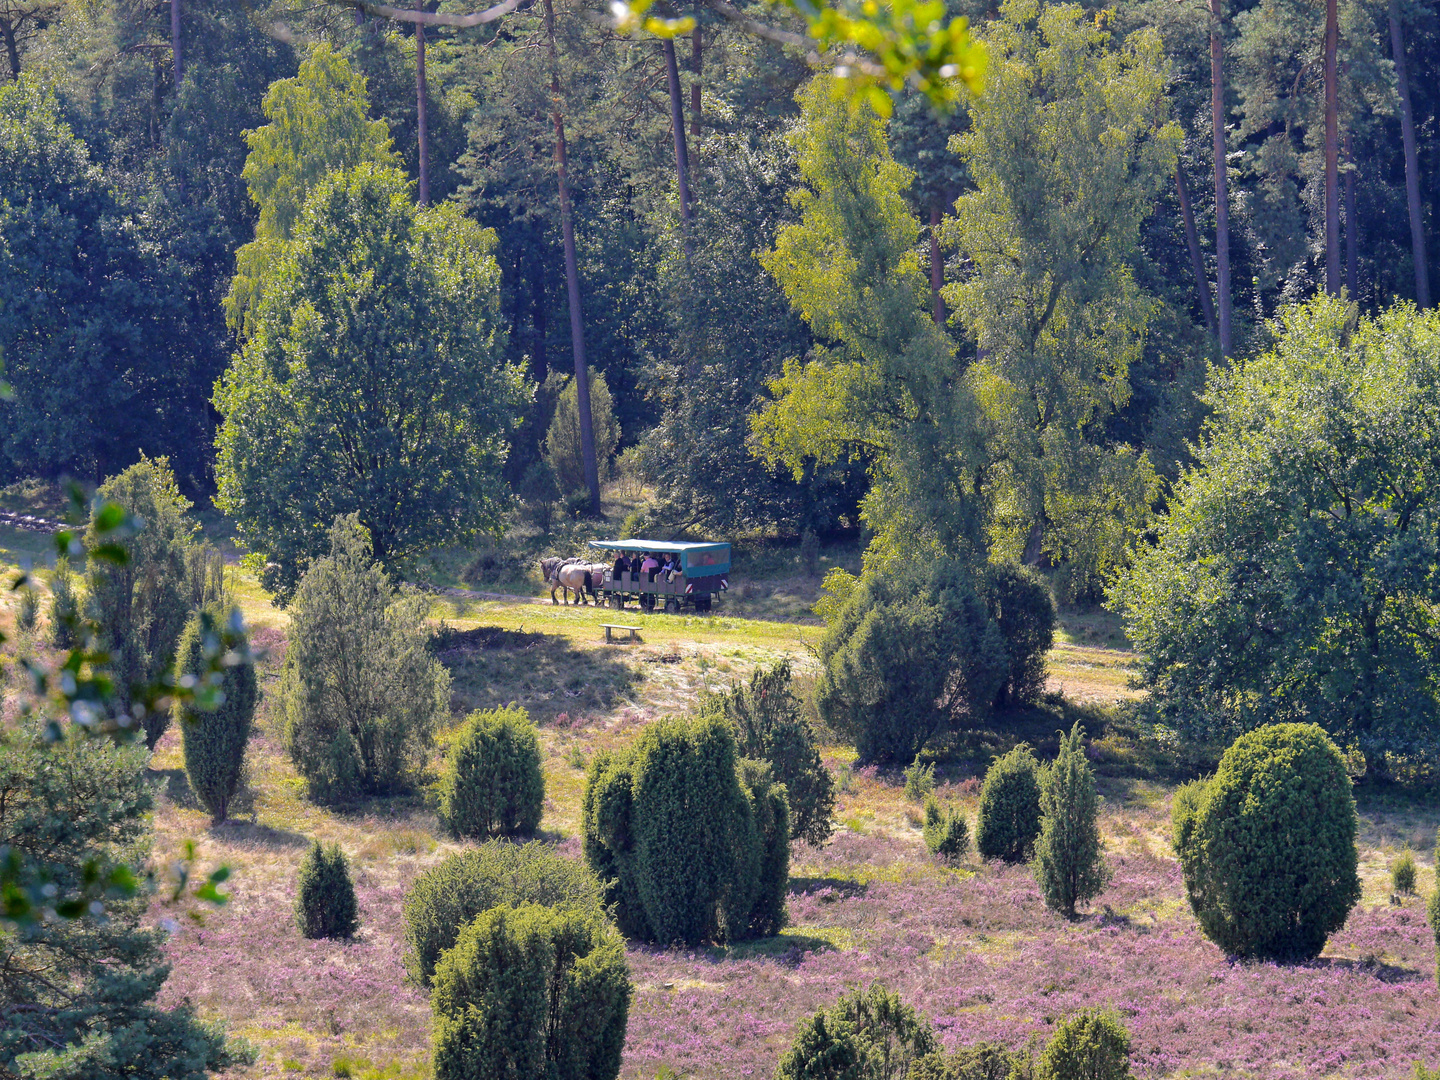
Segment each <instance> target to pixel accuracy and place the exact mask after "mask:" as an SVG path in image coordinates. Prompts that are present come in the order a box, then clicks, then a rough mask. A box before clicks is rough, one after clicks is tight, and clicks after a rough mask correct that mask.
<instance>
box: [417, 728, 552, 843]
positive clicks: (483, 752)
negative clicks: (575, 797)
mask: <svg viewBox="0 0 1440 1080" xmlns="http://www.w3.org/2000/svg"><path fill="white" fill-rule="evenodd" d="M544 805H545V774H544V772H543V770H542V768H541V765H540V741H539V739H537V738H536V736H535V725H534V724H532V723H530V714H529V713H527V712H526V711H525V710H524V709H522V708H519V707H518V706H516V705H513V704H512V705H511V706H510V707H509V708H507V709H490V710H488V711H483V712H473V713H471V714H470V716H469V717H468V718H467V719H466V721H465V725H464V727H462V728H461V729H460V733H459V735H458V736H457V737H456V739H455V744H454V746H453V747H452V748H451V750H450V755H449V757H448V759H447V760H446V762H445V771H444V773H443V774H442V776H441V778H440V821H441V823H442V824H443V825H444V826H445V828H446V829H448V830H449V831H450V834H451V835H452V836H456V837H473V838H475V839H481V840H483V839H486V838H488V837H491V836H498V835H501V834H507V833H517V832H523V833H529V832H534V831H535V829H536V828H537V827H538V826H539V824H540V815H541V812H542V810H543V808H544Z"/></svg>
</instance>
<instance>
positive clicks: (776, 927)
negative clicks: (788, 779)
mask: <svg viewBox="0 0 1440 1080" xmlns="http://www.w3.org/2000/svg"><path fill="white" fill-rule="evenodd" d="M740 783H741V785H742V786H743V787H744V789H745V792H746V794H748V795H749V797H750V806H751V808H752V810H753V812H754V814H755V836H756V840H757V841H758V843H759V848H760V851H759V860H758V863H757V868H756V874H755V898H754V900H753V901H751V904H750V929H749V935H747V936H753V937H769V936H770V935H771V934H778V933H779V932H780V929H781V928H782V927H783V926H784V925H785V896H786V894H787V893H788V892H789V891H790V838H791V836H792V832H791V829H790V807H789V805H788V804H787V802H786V798H785V785H783V784H781V783H779V782H778V781H777V780H776V779H775V777H774V774H773V773H772V772H771V766H770V764H769V763H768V762H764V761H747V760H746V759H744V758H741V759H740Z"/></svg>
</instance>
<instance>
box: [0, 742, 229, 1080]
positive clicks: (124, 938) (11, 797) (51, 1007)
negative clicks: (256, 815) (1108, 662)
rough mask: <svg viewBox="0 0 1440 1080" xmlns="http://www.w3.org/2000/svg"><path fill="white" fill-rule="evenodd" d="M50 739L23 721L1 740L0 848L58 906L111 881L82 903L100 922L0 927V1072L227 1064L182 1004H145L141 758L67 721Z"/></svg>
mask: <svg viewBox="0 0 1440 1080" xmlns="http://www.w3.org/2000/svg"><path fill="white" fill-rule="evenodd" d="M60 732H61V734H62V735H63V736H65V737H64V738H63V739H62V740H61V741H60V742H55V741H53V740H51V739H49V738H47V735H46V733H45V731H44V730H43V729H42V728H41V727H40V726H39V725H31V724H25V725H21V726H19V727H16V728H12V729H11V730H10V731H8V732H7V733H6V737H5V738H4V739H3V740H0V849H3V850H5V851H6V852H7V853H9V855H10V857H15V856H19V857H21V858H25V859H30V860H32V861H33V863H34V864H37V865H38V866H39V867H41V868H43V870H44V871H45V873H46V874H47V876H48V877H49V879H50V881H51V883H52V886H58V888H59V889H60V895H61V896H67V895H70V894H72V890H74V889H76V888H77V887H78V885H79V883H80V882H81V881H82V880H84V879H85V878H87V877H90V876H94V877H96V878H98V879H99V880H100V881H108V882H110V883H111V888H110V889H108V890H105V891H104V892H102V893H101V895H99V896H96V897H94V902H97V903H104V905H105V914H106V918H104V919H95V918H74V917H70V918H64V917H61V918H56V917H51V918H46V919H37V920H34V921H33V922H30V923H28V924H26V925H23V926H17V925H15V923H13V922H9V923H6V924H3V925H0V1001H3V1002H4V1020H3V1021H0V1032H3V1037H0V1075H5V1076H7V1077H10V1076H15V1077H20V1076H24V1077H40V1076H46V1077H55V1078H57V1080H90V1078H110V1077H122V1076H123V1077H134V1078H136V1080H162V1078H168V1080H204V1078H205V1077H206V1076H208V1075H210V1071H211V1070H221V1069H224V1068H226V1067H227V1066H229V1065H232V1064H236V1063H237V1062H236V1059H235V1056H233V1055H232V1053H231V1051H230V1050H228V1049H227V1048H226V1045H225V1039H224V1036H223V1033H222V1032H221V1031H220V1030H219V1029H218V1028H216V1027H213V1026H211V1025H207V1024H203V1023H201V1022H200V1021H199V1020H197V1019H196V1017H195V1015H194V1013H193V1012H192V1011H191V1009H190V1008H189V1007H188V1006H182V1007H180V1008H175V1009H160V1008H158V1007H157V1006H156V1004H155V998H156V995H157V994H159V992H160V990H161V987H162V986H163V985H164V983H165V978H166V976H167V975H168V974H169V971H170V965H169V963H168V962H167V959H166V954H165V937H166V935H165V933H164V931H162V930H160V929H157V928H155V927H154V926H153V925H152V924H151V921H150V920H149V919H147V918H146V917H145V914H146V911H145V909H146V907H147V906H148V897H147V896H145V895H144V894H143V893H141V892H139V891H138V890H136V889H134V888H133V883H134V882H135V881H136V879H137V877H138V876H139V875H141V874H142V873H143V871H144V866H145V863H146V861H147V859H148V857H149V850H150V840H149V833H150V826H149V816H150V812H151V810H152V808H153V805H154V787H153V784H152V783H151V782H150V781H149V780H148V779H147V778H146V776H145V764H146V760H147V758H148V755H147V753H146V752H145V750H144V748H143V747H140V746H137V745H134V744H128V745H120V744H117V743H115V742H112V741H111V740H109V739H86V738H84V736H83V734H82V733H80V732H78V731H76V730H75V729H74V728H72V727H71V726H70V725H68V724H66V725H64V726H63V727H62V728H61V729H60ZM122 881H128V882H129V883H131V886H132V887H131V888H130V889H123V888H121V887H120V885H121V882H122ZM127 893H128V894H129V898H128V899H127V898H126V894H127ZM12 899H14V894H12V893H11V892H10V891H9V888H8V886H7V891H6V900H7V905H8V904H9V903H10V902H11V901H12ZM51 902H52V903H54V902H55V901H54V899H52V901H51ZM59 906H61V907H62V908H63V905H59ZM87 909H88V904H82V905H81V911H82V912H85V911H87ZM76 914H78V913H76Z"/></svg>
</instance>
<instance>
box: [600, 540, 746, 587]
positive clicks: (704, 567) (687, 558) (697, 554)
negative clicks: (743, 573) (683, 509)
mask: <svg viewBox="0 0 1440 1080" xmlns="http://www.w3.org/2000/svg"><path fill="white" fill-rule="evenodd" d="M590 546H591V547H592V548H597V549H599V550H601V551H624V552H628V553H629V554H632V555H635V554H640V553H642V552H646V551H650V552H654V553H656V554H657V555H663V554H670V555H678V556H680V569H681V571H682V572H683V573H684V574H685V576H686V577H688V578H702V577H712V576H714V575H716V574H728V573H729V572H730V545H729V544H725V543H696V544H689V543H678V542H676V541H673V540H591V541H590Z"/></svg>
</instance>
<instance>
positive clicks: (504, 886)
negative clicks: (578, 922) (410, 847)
mask: <svg viewBox="0 0 1440 1080" xmlns="http://www.w3.org/2000/svg"><path fill="white" fill-rule="evenodd" d="M502 904H510V905H512V906H518V905H520V904H544V905H547V906H550V907H556V906H565V907H591V908H594V909H595V910H597V911H598V910H600V905H601V889H600V882H599V881H597V880H596V878H595V875H594V874H592V873H591V872H590V871H589V870H588V869H586V868H585V866H583V865H582V864H580V863H578V862H574V861H572V860H570V859H567V858H565V857H564V856H561V855H557V854H556V853H555V852H554V850H553V849H551V848H550V847H549V846H548V845H546V844H543V843H541V842H540V841H538V840H535V841H532V842H531V843H528V844H510V843H505V842H504V841H500V840H492V841H491V842H490V843H488V844H482V845H480V846H479V847H478V848H475V849H473V850H471V851H462V852H460V853H458V854H455V855H451V856H449V857H448V858H446V859H445V860H444V861H443V862H441V863H440V864H439V865H437V866H434V867H432V868H431V869H429V870H427V871H425V873H423V874H421V875H420V877H419V878H417V879H416V881H415V884H414V885H413V886H411V888H410V892H409V894H408V895H407V896H406V897H405V908H404V920H405V946H406V949H405V968H406V970H407V971H408V972H409V973H410V978H411V980H412V981H414V982H415V983H416V984H418V985H420V986H429V985H430V980H431V977H432V976H433V975H434V974H435V965H436V964H437V963H438V962H439V960H440V957H441V955H442V954H443V953H444V952H445V950H446V949H448V948H450V947H451V946H452V945H454V944H455V938H456V936H457V935H458V934H459V933H460V928H461V927H463V926H465V925H466V924H467V923H469V922H471V921H473V920H474V919H475V917H476V916H477V915H479V914H480V913H481V912H482V911H488V910H489V909H490V908H493V907H497V906H499V905H502Z"/></svg>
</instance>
